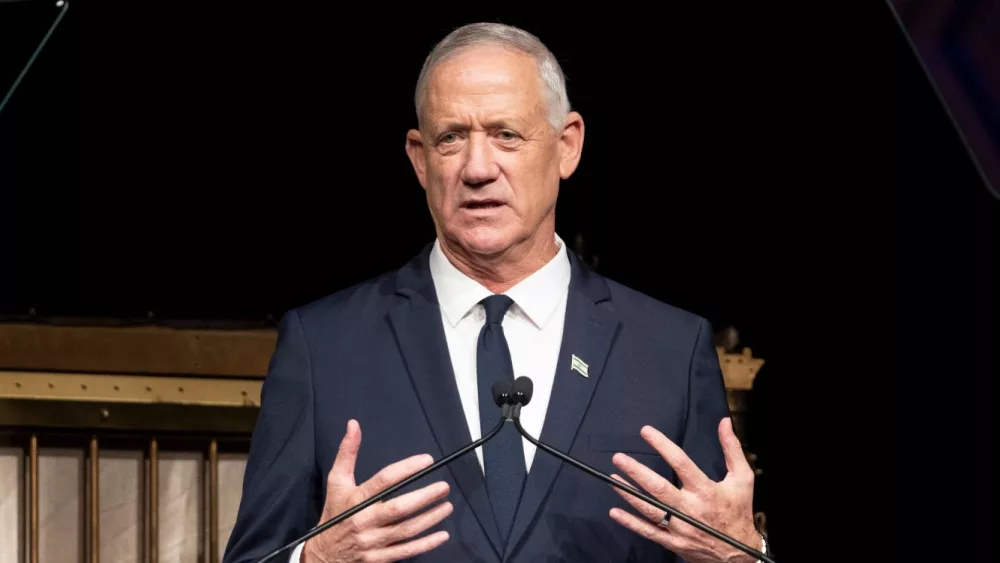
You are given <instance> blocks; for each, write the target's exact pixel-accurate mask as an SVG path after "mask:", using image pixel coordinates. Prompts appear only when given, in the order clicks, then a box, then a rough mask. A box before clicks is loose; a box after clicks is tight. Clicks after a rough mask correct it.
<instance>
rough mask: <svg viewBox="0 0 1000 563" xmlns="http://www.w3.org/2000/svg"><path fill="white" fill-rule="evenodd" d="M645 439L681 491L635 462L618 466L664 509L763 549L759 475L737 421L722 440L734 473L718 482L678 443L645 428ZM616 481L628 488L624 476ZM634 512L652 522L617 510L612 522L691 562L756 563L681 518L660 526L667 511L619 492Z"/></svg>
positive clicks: (620, 461)
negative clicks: (756, 499)
mask: <svg viewBox="0 0 1000 563" xmlns="http://www.w3.org/2000/svg"><path fill="white" fill-rule="evenodd" d="M641 434H642V437H643V438H644V439H645V440H646V441H647V442H649V444H650V445H651V446H652V447H653V448H655V449H656V451H657V452H659V454H660V455H661V456H663V459H665V460H666V461H667V463H669V464H670V466H671V467H673V468H674V471H675V472H676V473H677V476H678V477H679V478H680V482H681V485H682V488H681V489H679V490H678V489H677V487H675V486H674V485H673V483H671V482H670V481H668V480H666V479H664V478H663V477H661V476H660V475H657V474H656V472H654V471H653V470H652V469H650V468H648V467H646V466H645V465H643V464H641V463H639V462H638V461H636V460H635V459H633V458H631V457H629V456H627V455H625V454H622V453H617V454H615V455H614V457H613V458H612V462H613V463H614V464H615V466H616V467H618V468H619V469H620V470H621V471H622V472H624V473H625V474H626V475H628V477H629V478H630V479H632V480H633V481H634V482H635V483H637V484H638V485H639V487H637V488H641V489H645V490H646V492H647V493H648V494H649V495H650V496H652V497H653V498H656V499H657V500H659V501H660V502H662V503H663V504H666V505H667V506H670V507H673V508H675V509H677V510H678V511H680V512H682V513H684V514H686V515H688V516H690V517H692V518H694V519H695V520H698V521H700V522H703V523H705V524H707V525H708V526H711V527H712V528H715V529H716V530H718V531H720V532H722V533H724V534H726V535H728V536H730V537H732V538H733V539H735V540H737V541H740V542H742V543H744V544H745V545H747V546H749V547H752V548H754V549H757V550H760V549H761V536H760V534H758V533H757V530H756V529H755V528H754V522H753V483H754V473H753V469H751V467H750V464H749V463H747V460H746V457H745V456H744V454H743V448H742V447H741V446H740V441H739V439H738V438H737V437H736V435H735V434H734V433H733V426H732V421H731V420H730V419H729V418H725V419H723V420H722V422H721V423H720V424H719V439H720V441H721V442H722V450H723V452H724V453H725V457H726V468H727V469H728V470H729V472H728V473H727V474H726V477H725V479H723V480H722V481H720V482H718V483H716V482H715V481H712V480H711V479H710V478H709V477H708V476H707V475H705V474H704V473H703V472H702V471H701V469H699V468H698V466H697V465H695V463H694V462H693V461H691V459H690V458H689V457H688V456H687V455H686V454H685V453H684V451H683V450H681V448H680V447H678V446H677V444H674V443H673V442H671V441H670V440H669V439H668V438H667V437H666V436H664V435H663V434H662V433H660V432H659V431H657V430H656V429H655V428H653V427H651V426H644V427H643V428H642V431H641ZM612 477H614V478H615V479H617V480H619V481H621V482H623V483H626V484H630V483H628V482H627V481H626V480H624V479H622V478H621V477H620V476H618V475H613V476H612ZM614 490H615V492H617V493H618V494H620V495H621V496H622V497H623V498H624V499H625V500H626V501H628V503H629V504H630V505H632V507H634V508H635V509H636V510H637V511H638V512H639V513H640V514H642V515H643V516H645V517H646V519H648V520H644V519H642V518H638V517H636V516H634V515H632V514H630V513H628V512H625V511H624V510H621V509H619V508H612V509H611V513H610V514H611V518H613V519H614V520H615V521H616V522H618V523H619V524H621V525H622V526H625V527H626V528H628V529H630V530H632V531H633V532H636V533H637V534H640V535H642V536H644V537H646V538H648V539H650V540H653V541H655V542H656V543H658V544H660V545H662V546H663V547H665V548H667V549H669V550H670V551H672V552H674V553H676V554H678V555H680V556H681V557H683V558H684V560H685V561H690V562H691V563H702V562H704V563H709V562H711V563H722V562H725V563H736V562H746V563H753V562H754V561H755V558H754V557H753V556H750V555H747V554H746V553H743V552H742V551H740V550H738V549H736V548H734V547H732V546H730V545H729V544H726V543H724V542H722V541H720V540H718V539H716V538H714V537H712V536H710V535H708V534H706V533H705V532H703V531H701V530H699V529H698V528H695V527H694V526H692V525H690V524H688V523H687V522H684V521H683V520H681V519H679V518H674V517H671V518H670V519H669V521H668V523H667V524H663V525H660V523H661V522H662V520H663V517H664V516H665V515H666V513H664V512H663V511H662V510H660V509H658V508H655V507H654V506H652V505H650V504H648V503H646V502H643V501H642V500H640V499H638V498H635V497H633V496H632V495H630V494H628V493H626V492H625V491H622V490H620V489H618V488H617V487H615V488H614Z"/></svg>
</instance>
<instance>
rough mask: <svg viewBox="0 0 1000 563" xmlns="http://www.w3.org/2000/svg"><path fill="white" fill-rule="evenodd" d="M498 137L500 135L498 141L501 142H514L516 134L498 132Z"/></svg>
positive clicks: (506, 131) (505, 131)
mask: <svg viewBox="0 0 1000 563" xmlns="http://www.w3.org/2000/svg"><path fill="white" fill-rule="evenodd" d="M499 135H500V140H502V141H515V140H517V138H518V135H517V133H515V132H513V131H510V130H507V129H504V130H503V131H500V133H499Z"/></svg>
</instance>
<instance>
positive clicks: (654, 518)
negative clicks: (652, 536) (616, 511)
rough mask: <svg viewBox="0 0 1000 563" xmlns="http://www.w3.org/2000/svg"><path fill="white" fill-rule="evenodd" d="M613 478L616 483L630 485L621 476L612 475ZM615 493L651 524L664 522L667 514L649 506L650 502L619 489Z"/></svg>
mask: <svg viewBox="0 0 1000 563" xmlns="http://www.w3.org/2000/svg"><path fill="white" fill-rule="evenodd" d="M611 478H612V479H614V480H616V481H621V482H622V483H625V484H628V482H627V481H625V479H623V478H622V477H620V476H619V475H612V476H611ZM615 492H616V493H618V494H619V495H620V496H621V497H622V498H623V499H625V502H627V503H629V504H630V505H631V506H632V508H634V509H636V510H637V511H638V512H639V514H642V515H643V516H645V517H646V518H648V519H649V521H650V522H654V523H656V522H660V521H661V520H663V516H664V515H666V512H664V511H662V510H660V509H659V508H656V507H655V506H653V505H651V504H649V503H648V502H646V501H644V500H642V499H639V498H636V497H634V496H632V495H630V494H629V493H626V492H625V491H623V490H621V489H619V488H617V487H616V488H615Z"/></svg>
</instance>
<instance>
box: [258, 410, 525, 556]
mask: <svg viewBox="0 0 1000 563" xmlns="http://www.w3.org/2000/svg"><path fill="white" fill-rule="evenodd" d="M508 420H510V405H504V406H503V413H502V415H501V416H500V421H499V422H497V425H496V426H494V427H493V429H492V430H490V431H489V433H487V434H486V435H485V436H483V437H482V438H480V439H478V440H476V441H475V442H472V443H471V444H469V445H467V446H465V447H463V448H462V449H460V450H457V451H455V452H454V453H451V454H449V455H448V456H446V457H443V458H441V459H440V460H438V461H437V462H436V463H434V464H432V465H430V466H428V467H426V468H424V469H422V470H420V471H418V472H417V473H414V474H413V475H410V476H409V477H407V478H406V479H403V480H402V481H400V482H399V483H396V484H395V485H393V486H391V487H389V488H388V489H386V490H385V491H383V492H381V493H379V494H377V495H374V496H372V497H371V498H369V499H367V500H365V501H364V502H362V503H360V504H358V505H357V506H355V507H353V508H351V509H349V510H347V511H344V512H342V513H340V514H338V515H337V516H334V517H333V518H331V519H329V520H327V521H326V522H323V523H322V524H319V525H317V526H316V527H314V528H313V529H312V530H309V531H308V532H307V533H306V534H305V535H303V536H302V537H300V538H298V539H296V540H295V541H293V542H291V543H289V544H287V545H285V546H283V547H280V548H278V549H277V550H275V551H272V552H271V553H270V554H268V555H267V556H266V557H264V558H263V559H261V560H260V561H259V562H258V563H264V562H265V561H270V560H271V559H273V558H274V557H277V556H278V555H279V554H281V553H284V552H285V551H287V550H289V549H293V548H295V547H296V546H297V545H298V544H300V543H305V541H306V540H308V539H309V538H311V537H313V536H315V535H317V534H320V533H322V532H324V531H326V530H327V529H328V528H330V527H332V526H336V525H337V524H339V523H341V522H343V521H344V520H347V519H348V518H350V517H351V516H354V515H355V514H357V513H358V512H361V511H362V510H364V509H366V508H368V507H369V506H371V505H373V504H375V503H376V502H378V501H379V500H381V499H383V498H385V497H388V496H389V495H391V494H392V493H394V492H396V491H398V490H399V489H402V488H403V487H405V486H406V485H409V484H410V483H412V482H414V481H416V480H417V479H420V478H421V477H423V476H424V475H427V474H428V473H430V472H432V471H434V470H436V469H438V468H439V467H441V466H444V465H447V464H448V463H450V462H451V461H452V460H454V459H456V458H458V457H461V456H463V455H465V454H467V453H468V452H470V451H472V450H474V449H476V448H478V447H479V446H481V445H482V444H484V443H486V442H488V441H489V440H490V439H492V438H493V437H494V436H496V435H497V432H500V429H501V428H503V425H504V423H505V422H507V421H508ZM514 420H515V422H516V420H517V419H514Z"/></svg>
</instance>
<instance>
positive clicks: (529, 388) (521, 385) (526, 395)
mask: <svg viewBox="0 0 1000 563" xmlns="http://www.w3.org/2000/svg"><path fill="white" fill-rule="evenodd" d="M534 390H535V384H534V383H532V382H531V378H530V377H528V376H526V375H522V376H521V377H518V378H517V379H516V380H514V399H515V400H516V401H518V402H520V403H521V406H525V405H527V404H528V403H529V402H530V401H531V394H532V393H533V392H534Z"/></svg>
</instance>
